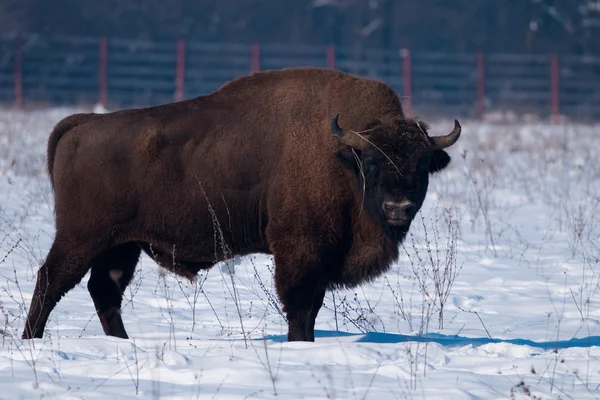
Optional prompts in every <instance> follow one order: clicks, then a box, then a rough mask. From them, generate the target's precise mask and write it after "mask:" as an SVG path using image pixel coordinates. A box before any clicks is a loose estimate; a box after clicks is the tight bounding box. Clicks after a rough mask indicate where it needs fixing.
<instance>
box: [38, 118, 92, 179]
mask: <svg viewBox="0 0 600 400" xmlns="http://www.w3.org/2000/svg"><path fill="white" fill-rule="evenodd" d="M89 115H90V114H74V115H71V116H69V117H66V118H64V119H63V120H61V121H60V122H59V123H58V124H56V126H55V127H54V129H53V130H52V133H51V134H50V137H49V138H48V174H49V175H50V182H51V183H52V188H53V189H54V177H53V176H52V170H53V169H54V155H55V154H56V146H58V142H59V141H60V139H61V138H62V137H63V136H64V135H65V134H66V133H67V132H68V131H70V130H71V129H73V128H75V127H76V126H78V125H80V124H81V123H82V122H84V121H86V120H87V119H88V116H89Z"/></svg>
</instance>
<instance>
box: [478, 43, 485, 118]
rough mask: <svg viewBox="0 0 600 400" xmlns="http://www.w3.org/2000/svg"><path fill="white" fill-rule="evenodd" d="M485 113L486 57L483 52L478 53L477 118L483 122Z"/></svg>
mask: <svg viewBox="0 0 600 400" xmlns="http://www.w3.org/2000/svg"><path fill="white" fill-rule="evenodd" d="M484 112H485V57H484V55H483V52H482V51H480V52H478V53H477V117H478V118H479V120H480V121H483V114H484Z"/></svg>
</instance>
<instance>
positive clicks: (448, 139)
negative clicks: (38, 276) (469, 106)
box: [431, 119, 462, 149]
mask: <svg viewBox="0 0 600 400" xmlns="http://www.w3.org/2000/svg"><path fill="white" fill-rule="evenodd" d="M461 130H462V128H461V127H460V124H459V123H458V120H456V119H455V120H454V130H452V132H450V133H449V134H447V135H446V136H434V137H432V138H431V144H432V145H433V147H434V148H436V149H445V148H447V147H450V146H452V145H453V144H454V143H456V141H457V140H458V138H459V137H460V131H461Z"/></svg>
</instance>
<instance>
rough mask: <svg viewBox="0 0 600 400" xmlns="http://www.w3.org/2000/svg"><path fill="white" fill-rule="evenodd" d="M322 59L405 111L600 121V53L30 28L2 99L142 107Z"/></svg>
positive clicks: (4, 56)
mask: <svg viewBox="0 0 600 400" xmlns="http://www.w3.org/2000/svg"><path fill="white" fill-rule="evenodd" d="M291 66H320V67H328V68H335V69H338V70H342V71H347V72H350V73H354V74H358V75H362V76H369V77H374V78H378V79H382V80H384V81H386V82H388V83H389V84H391V85H392V86H393V87H394V89H395V90H396V91H397V92H398V93H399V94H401V95H402V96H403V102H404V104H405V109H406V111H407V114H419V115H423V116H425V115H427V116H428V117H429V116H430V115H432V114H433V115H439V116H449V117H468V118H482V117H483V116H484V115H486V114H487V113H491V112H498V111H502V112H507V111H508V112H512V113H515V114H517V115H525V114H533V115H536V116H538V117H541V118H548V117H550V118H552V119H553V120H555V121H557V120H558V118H559V116H561V115H565V116H568V117H571V118H575V119H579V120H588V121H592V120H598V119H600V57H596V56H571V55H563V54H561V55H558V54H498V53H493V54H490V53H483V52H480V53H472V54H469V53H463V54H459V53H439V52H436V53H433V52H420V51H418V50H416V49H415V50H411V49H400V50H398V51H383V50H377V49H365V48H346V47H333V46H298V45H293V46H292V45H277V44H271V43H255V44H252V45H246V44H235V43H201V42H192V41H189V42H184V41H176V42H170V41H143V40H123V39H119V38H111V37H109V38H106V37H100V38H88V37H66V36H63V37H61V36H41V35H27V36H20V37H13V38H3V39H1V40H0V103H2V104H4V105H5V106H15V107H17V108H23V107H28V106H39V105H76V104H95V103H101V104H103V105H105V106H107V107H108V108H112V109H116V108H125V107H140V106H147V105H155V104H161V103H166V102H170V101H174V100H181V99H186V98H192V97H195V96H199V95H203V94H207V93H209V92H211V91H214V90H216V89H218V88H219V87H220V86H221V85H222V84H223V83H225V82H226V81H228V80H231V79H233V78H236V77H238V76H241V75H246V74H248V73H250V72H252V71H258V70H266V69H277V68H283V67H291Z"/></svg>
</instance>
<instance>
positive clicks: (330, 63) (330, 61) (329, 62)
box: [327, 44, 335, 69]
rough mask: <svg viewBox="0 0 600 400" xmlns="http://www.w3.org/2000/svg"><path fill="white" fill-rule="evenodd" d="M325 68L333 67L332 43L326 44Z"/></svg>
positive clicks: (333, 50) (333, 49) (333, 51)
mask: <svg viewBox="0 0 600 400" xmlns="http://www.w3.org/2000/svg"><path fill="white" fill-rule="evenodd" d="M327 68H329V69H335V47H334V46H333V45H332V44H330V45H329V46H327Z"/></svg>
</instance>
